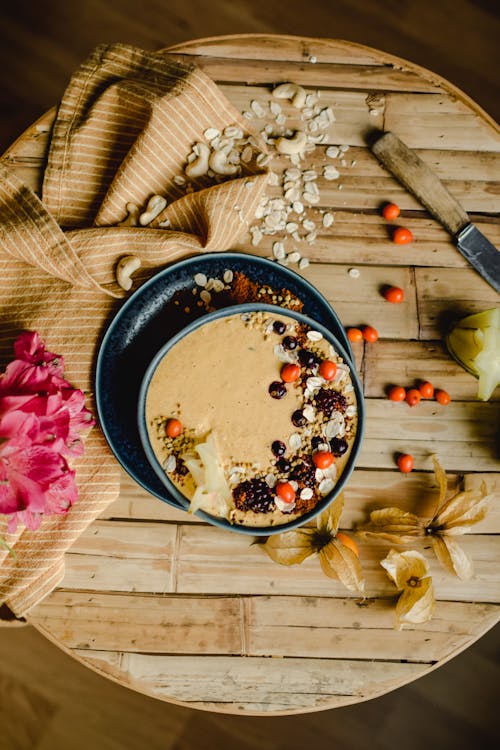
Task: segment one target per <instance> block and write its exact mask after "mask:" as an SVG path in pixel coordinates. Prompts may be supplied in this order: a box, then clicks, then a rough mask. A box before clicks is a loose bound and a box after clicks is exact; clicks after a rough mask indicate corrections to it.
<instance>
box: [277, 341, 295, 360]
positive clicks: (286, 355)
mask: <svg viewBox="0 0 500 750" xmlns="http://www.w3.org/2000/svg"><path fill="white" fill-rule="evenodd" d="M274 353H275V355H276V357H277V358H278V360H279V361H280V362H289V363H291V364H295V362H296V361H297V355H296V354H295V353H294V352H292V351H289V350H288V349H285V347H284V346H282V344H276V345H275V347H274Z"/></svg>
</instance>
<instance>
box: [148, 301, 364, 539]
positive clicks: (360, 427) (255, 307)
mask: <svg viewBox="0 0 500 750" xmlns="http://www.w3.org/2000/svg"><path fill="white" fill-rule="evenodd" d="M252 312H267V313H269V314H270V315H272V314H275V315H280V316H285V317H290V318H292V319H293V320H296V321H298V322H299V323H304V324H305V325H307V326H309V327H310V328H312V329H314V330H317V331H319V332H320V333H322V334H323V337H324V338H325V339H326V340H327V341H328V342H329V343H330V344H332V345H333V347H334V348H335V349H336V351H337V352H338V353H339V354H340V356H341V357H342V359H343V360H344V362H346V364H347V365H348V366H349V367H350V377H351V382H352V385H353V387H354V392H355V395H356V401H357V410H358V414H357V420H358V421H357V430H356V435H355V438H354V442H353V445H352V448H351V453H350V455H349V458H348V460H347V462H346V465H345V467H344V470H343V472H342V474H341V476H340V478H339V480H338V482H337V483H336V484H335V487H334V488H333V490H332V491H331V492H330V493H329V494H328V495H325V497H324V498H323V499H322V500H320V501H319V502H318V504H317V505H316V507H315V508H314V509H313V510H312V511H310V512H309V513H305V514H304V515H302V516H300V517H299V518H296V519H294V520H293V521H290V522H289V523H284V524H280V525H279V526H266V527H253V526H242V525H240V524H231V523H230V522H229V521H227V520H226V519H224V518H219V517H216V516H212V515H209V514H208V513H205V512H204V511H201V510H200V511H197V512H196V515H197V516H198V517H200V518H202V519H203V520H204V521H207V522H208V523H211V524H213V525H214V526H218V527H221V528H226V529H229V530H231V531H236V532H238V533H242V534H251V535H252V536H269V535H270V534H279V533H281V532H283V531H287V530H290V529H292V528H296V527H298V526H302V525H304V524H305V523H307V522H308V521H310V520H311V519H312V518H314V517H315V516H317V515H318V514H319V513H321V512H322V511H323V510H324V509H325V508H326V507H327V506H328V505H329V504H330V503H331V502H332V501H333V500H334V499H335V497H337V495H338V494H339V492H340V491H341V490H342V488H343V487H344V486H345V484H346V482H347V480H348V478H349V476H350V475H351V473H352V471H353V469H354V465H355V462H356V458H357V456H358V453H359V449H360V446H361V441H362V438H363V432H364V423H365V410H364V400H363V394H362V389H361V384H360V382H359V378H358V375H357V373H356V369H355V366H354V364H353V363H352V361H351V359H350V357H349V356H348V354H347V352H346V351H345V349H344V347H343V346H342V344H341V343H340V342H339V341H338V339H337V338H336V337H335V336H334V335H333V334H332V333H331V332H330V331H329V330H328V329H327V328H325V327H324V326H323V325H320V324H319V323H317V322H316V321H314V320H312V319H311V318H309V317H307V316H305V315H302V314H301V313H297V312H294V311H292V310H287V309H284V308H282V307H276V306H274V305H266V304H256V303H248V304H243V305H235V306H233V307H231V308H225V309H222V310H216V311H215V312H212V313H208V314H206V315H204V316H203V317H201V318H198V319H196V320H194V321H193V322H191V323H190V324H189V325H187V326H186V327H185V328H183V329H182V330H181V331H179V332H178V333H176V334H175V335H174V336H173V337H172V338H171V339H169V340H168V341H167V342H166V343H165V344H164V345H163V346H162V347H161V348H160V349H159V351H158V352H157V353H156V354H155V356H154V357H153V359H152V360H151V362H150V363H149V365H148V367H147V369H146V372H145V374H144V377H143V380H142V383H141V386H140V389H139V398H138V407H137V420H138V429H139V436H140V440H141V443H142V445H143V448H144V452H145V454H146V456H147V459H148V461H149V462H150V464H151V467H152V468H153V470H154V471H155V473H156V474H157V476H158V477H159V479H160V480H161V482H162V483H163V484H164V485H165V487H166V488H167V490H168V492H169V493H170V494H171V495H173V497H174V498H175V500H176V501H177V502H178V503H179V505H180V506H181V507H183V508H185V509H186V510H188V508H189V500H188V499H187V498H186V497H185V496H184V495H183V494H182V492H180V490H179V489H178V488H177V487H176V485H175V484H174V483H173V482H172V481H171V480H170V479H169V477H168V475H167V474H166V473H165V471H164V469H163V467H162V466H161V464H160V462H159V460H158V458H157V457H156V454H155V452H154V450H153V447H152V444H151V441H150V438H149V434H148V429H147V424H146V396H147V392H148V388H149V384H150V382H151V379H152V377H153V375H154V373H155V371H156V369H157V367H158V365H159V363H160V362H161V360H162V359H163V358H164V357H165V355H166V354H167V353H168V352H169V351H170V350H171V349H172V348H173V347H174V346H175V345H176V344H177V343H178V342H179V341H181V340H182V339H183V338H184V337H185V336H187V335H189V334H190V333H192V332H193V331H195V330H197V329H198V328H201V327H203V326H205V325H207V324H208V323H211V322H212V321H214V320H218V319H220V318H225V317H228V316H233V315H238V314H240V315H241V314H244V313H252Z"/></svg>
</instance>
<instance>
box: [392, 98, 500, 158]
mask: <svg viewBox="0 0 500 750" xmlns="http://www.w3.org/2000/svg"><path fill="white" fill-rule="evenodd" d="M384 130H392V131H394V133H396V135H397V136H398V137H399V138H401V140H402V141H404V142H405V143H406V145H407V146H409V147H410V148H432V147H433V146H434V147H435V148H436V147H437V148H439V149H443V148H444V149H459V150H460V151H463V150H471V151H475V150H477V151H490V150H491V151H498V150H499V149H500V137H499V134H498V131H496V130H495V129H494V128H493V127H492V126H491V125H489V124H488V123H487V122H486V121H485V120H484V119H483V118H482V117H480V116H479V114H478V113H477V112H475V111H474V110H473V109H471V107H469V106H467V105H466V104H465V103H464V102H461V101H459V100H457V99H455V98H454V97H452V96H447V95H446V94H425V93H423V94H419V95H418V96H414V94H412V93H403V94H396V93H388V94H387V95H386V100H385V122H384Z"/></svg>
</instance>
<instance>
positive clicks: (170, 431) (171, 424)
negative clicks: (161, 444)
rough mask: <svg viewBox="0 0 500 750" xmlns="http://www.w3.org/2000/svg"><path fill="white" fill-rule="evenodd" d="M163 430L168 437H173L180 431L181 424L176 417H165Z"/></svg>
mask: <svg viewBox="0 0 500 750" xmlns="http://www.w3.org/2000/svg"><path fill="white" fill-rule="evenodd" d="M165 432H166V434H167V436H168V437H171V438H175V437H178V436H179V435H180V434H181V432H182V424H181V423H180V422H179V420H178V419H173V418H172V419H167V424H166V425H165Z"/></svg>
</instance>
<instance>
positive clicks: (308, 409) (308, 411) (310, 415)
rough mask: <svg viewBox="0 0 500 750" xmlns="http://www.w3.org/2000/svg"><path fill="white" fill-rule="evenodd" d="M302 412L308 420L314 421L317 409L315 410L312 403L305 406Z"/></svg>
mask: <svg viewBox="0 0 500 750" xmlns="http://www.w3.org/2000/svg"><path fill="white" fill-rule="evenodd" d="M302 414H303V415H304V417H305V418H306V419H307V421H308V422H314V420H315V418H316V411H315V410H314V407H313V406H312V405H311V404H307V406H305V407H304V408H303V409H302Z"/></svg>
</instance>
